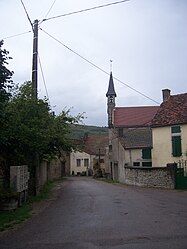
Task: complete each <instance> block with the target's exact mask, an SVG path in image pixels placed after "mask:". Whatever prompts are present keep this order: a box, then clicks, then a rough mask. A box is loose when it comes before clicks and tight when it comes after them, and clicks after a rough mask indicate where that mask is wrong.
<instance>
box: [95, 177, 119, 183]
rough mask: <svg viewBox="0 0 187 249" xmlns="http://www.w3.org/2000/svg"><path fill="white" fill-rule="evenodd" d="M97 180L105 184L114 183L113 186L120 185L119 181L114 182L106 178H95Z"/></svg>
mask: <svg viewBox="0 0 187 249" xmlns="http://www.w3.org/2000/svg"><path fill="white" fill-rule="evenodd" d="M95 180H99V181H103V182H108V183H113V184H118V183H119V181H117V180H112V179H106V178H95Z"/></svg>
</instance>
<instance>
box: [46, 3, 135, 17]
mask: <svg viewBox="0 0 187 249" xmlns="http://www.w3.org/2000/svg"><path fill="white" fill-rule="evenodd" d="M128 1H130V0H122V1H117V2H113V3H108V4H103V5H99V6H95V7H91V8H87V9H83V10H78V11H73V12H70V13H66V14H62V15H58V16H53V17H49V18H45V19H43V20H42V22H44V21H48V20H51V19H56V18H59V17H65V16H70V15H74V14H78V13H83V12H87V11H91V10H95V9H100V8H104V7H109V6H111V5H116V4H121V3H124V2H128Z"/></svg>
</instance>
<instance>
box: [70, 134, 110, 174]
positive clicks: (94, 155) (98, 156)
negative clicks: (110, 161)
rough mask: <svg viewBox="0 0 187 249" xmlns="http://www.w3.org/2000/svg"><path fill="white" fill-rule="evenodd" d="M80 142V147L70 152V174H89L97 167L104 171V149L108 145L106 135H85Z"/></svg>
mask: <svg viewBox="0 0 187 249" xmlns="http://www.w3.org/2000/svg"><path fill="white" fill-rule="evenodd" d="M80 143H81V144H80V145H81V146H80V147H81V149H79V150H78V151H73V152H71V153H70V171H71V174H72V173H73V174H74V175H80V174H86V175H91V174H94V173H95V171H96V170H97V169H99V168H100V169H101V170H102V172H103V173H105V155H106V152H105V150H106V148H107V145H108V137H107V136H106V135H100V136H99V135H86V136H85V137H84V139H83V140H82V141H80Z"/></svg>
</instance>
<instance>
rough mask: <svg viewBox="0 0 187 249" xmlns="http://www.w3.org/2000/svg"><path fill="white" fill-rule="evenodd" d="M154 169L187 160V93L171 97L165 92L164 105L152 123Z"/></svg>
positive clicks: (168, 92)
mask: <svg viewBox="0 0 187 249" xmlns="http://www.w3.org/2000/svg"><path fill="white" fill-rule="evenodd" d="M152 134H153V150H152V162H153V166H154V167H164V166H166V165H167V164H168V163H174V162H176V163H178V162H179V161H180V160H187V93H184V94H178V95H170V90H168V89H165V90H163V103H162V104H161V105H160V108H159V110H158V112H157V114H156V115H155V117H154V119H153V121H152Z"/></svg>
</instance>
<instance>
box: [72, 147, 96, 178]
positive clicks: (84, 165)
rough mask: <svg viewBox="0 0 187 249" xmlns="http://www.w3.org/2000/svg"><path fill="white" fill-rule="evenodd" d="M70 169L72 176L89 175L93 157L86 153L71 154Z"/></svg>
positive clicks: (75, 152) (74, 152) (76, 152)
mask: <svg viewBox="0 0 187 249" xmlns="http://www.w3.org/2000/svg"><path fill="white" fill-rule="evenodd" d="M70 169H71V174H72V175H81V174H86V175H88V171H89V170H90V169H91V156H90V155H89V154H88V153H86V152H84V151H73V152H71V153H70Z"/></svg>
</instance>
